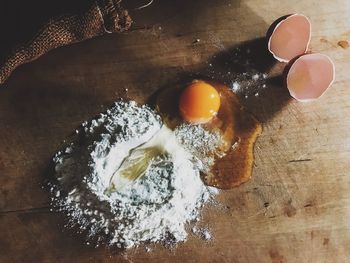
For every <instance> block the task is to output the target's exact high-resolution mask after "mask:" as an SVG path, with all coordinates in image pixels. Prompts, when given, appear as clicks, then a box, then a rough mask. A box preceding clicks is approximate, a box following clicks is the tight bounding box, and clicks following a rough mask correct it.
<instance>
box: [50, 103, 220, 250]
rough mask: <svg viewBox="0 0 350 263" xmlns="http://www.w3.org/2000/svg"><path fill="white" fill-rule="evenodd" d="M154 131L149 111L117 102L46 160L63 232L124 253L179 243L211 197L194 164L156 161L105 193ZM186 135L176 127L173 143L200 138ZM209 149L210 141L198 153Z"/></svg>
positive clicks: (156, 121)
mask: <svg viewBox="0 0 350 263" xmlns="http://www.w3.org/2000/svg"><path fill="white" fill-rule="evenodd" d="M161 126H162V122H161V119H160V117H159V116H158V115H157V114H156V113H155V112H154V111H153V110H151V109H150V108H148V107H147V106H138V105H137V104H136V103H135V102H124V101H120V102H117V103H115V105H114V106H113V107H112V108H111V109H110V110H108V111H107V112H106V113H105V114H100V116H99V117H98V118H96V119H94V120H92V121H91V122H89V123H87V122H85V123H83V125H82V128H81V129H79V130H77V139H76V140H75V141H74V142H73V143H72V144H71V145H70V146H69V147H67V148H66V149H65V150H64V151H62V152H58V153H57V154H56V156H55V157H54V164H55V179H56V180H55V182H53V183H52V185H51V192H52V204H53V205H54V207H55V208H56V209H58V210H59V211H62V212H65V213H66V214H67V217H68V224H67V226H69V227H73V228H78V229H79V231H80V232H83V233H85V234H86V235H87V237H88V238H87V239H88V240H87V241H88V242H92V243H95V244H100V243H107V244H109V245H116V246H118V247H126V248H129V247H133V246H137V245H139V244H140V243H142V242H161V243H163V242H164V243H176V242H179V241H184V240H186V237H187V233H186V230H185V227H186V224H187V223H188V222H190V221H193V220H196V219H198V216H199V210H200V208H201V207H202V206H203V204H204V203H205V202H206V201H208V200H209V198H210V196H211V194H215V193H216V190H214V189H213V188H210V187H207V186H205V185H204V184H203V183H202V181H201V179H200V176H199V170H198V167H197V165H195V164H194V162H193V160H191V159H189V158H188V157H186V156H183V157H180V158H176V159H174V158H172V157H171V156H159V157H157V158H155V159H154V160H153V161H152V164H151V165H150V167H149V168H148V169H147V171H146V173H145V175H144V176H142V177H141V178H140V179H138V180H136V181H134V182H132V183H131V184H129V185H127V186H126V187H125V188H123V189H122V190H121V191H118V192H114V193H112V194H110V195H107V194H105V190H106V189H107V188H108V186H109V183H110V178H111V176H112V175H113V173H114V172H115V171H116V170H117V169H118V167H119V166H120V165H121V163H122V161H123V160H124V158H126V157H127V156H128V154H129V152H130V150H131V149H133V148H135V147H137V146H138V145H141V144H142V143H144V142H146V141H148V140H149V139H150V138H151V137H152V136H153V135H154V134H155V133H156V132H157V131H159V130H160V128H161ZM194 130H197V131H198V132H197V137H196V133H194V134H193V133H192V135H191V136H189V133H188V131H189V126H186V125H185V126H183V128H181V127H180V128H178V129H177V132H176V134H177V135H178V136H179V138H180V140H179V141H181V143H182V144H184V145H185V146H186V145H187V147H188V146H190V142H191V141H195V139H196V140H197V141H198V140H200V139H201V138H202V136H204V135H206V134H204V133H207V132H205V131H204V130H203V129H201V128H196V129H194ZM203 132H204V133H203ZM185 134H186V136H184V135H185ZM206 136H209V135H208V134H207V135H206ZM215 138H217V137H215ZM217 139H218V140H219V138H217ZM215 147H216V144H215V142H213V144H209V145H206V147H205V151H208V152H210V151H213V150H214V149H215ZM184 148H186V147H184Z"/></svg>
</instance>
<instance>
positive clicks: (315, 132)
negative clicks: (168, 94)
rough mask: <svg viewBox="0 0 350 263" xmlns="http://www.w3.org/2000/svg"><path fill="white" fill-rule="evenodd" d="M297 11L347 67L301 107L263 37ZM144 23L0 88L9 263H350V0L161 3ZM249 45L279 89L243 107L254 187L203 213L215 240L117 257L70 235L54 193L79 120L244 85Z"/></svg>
mask: <svg viewBox="0 0 350 263" xmlns="http://www.w3.org/2000/svg"><path fill="white" fill-rule="evenodd" d="M294 12H298V13H303V14H305V15H307V16H308V17H309V18H310V20H311V22H312V35H313V36H312V41H311V50H312V51H318V52H322V53H324V54H327V55H329V56H330V57H332V58H333V60H334V61H335V64H336V81H335V83H334V85H333V86H332V88H331V89H330V90H329V91H327V93H326V94H325V95H324V96H323V97H322V98H321V99H320V100H317V101H315V102H312V103H298V102H296V101H294V100H291V99H290V98H289V96H288V92H287V90H286V88H285V87H284V86H283V81H282V78H280V77H279V74H280V73H281V70H282V66H281V65H280V64H275V63H274V61H273V60H272V59H271V57H270V56H269V55H268V54H267V53H266V47H265V42H264V39H263V38H262V37H264V35H265V32H266V30H267V28H268V25H269V24H270V23H272V22H273V21H274V19H276V18H277V17H279V16H282V15H285V14H289V13H294ZM134 17H135V21H136V23H135V25H134V28H133V29H132V30H131V31H130V32H128V33H125V34H120V35H117V34H115V35H108V36H104V37H101V38H97V39H93V40H89V41H87V42H84V43H80V44H76V45H73V46H69V47H64V48H59V49H57V50H54V51H52V52H50V53H49V54H47V55H45V56H44V57H42V58H40V59H39V60H37V61H35V62H33V63H31V64H28V65H24V66H22V67H20V68H19V69H18V70H16V71H15V73H14V74H13V75H12V76H11V77H10V79H9V80H8V81H7V82H6V83H5V85H3V86H2V87H1V88H0V149H1V150H0V262H4V263H7V262H77V263H78V262H182V263H183V262H274V263H277V262H348V261H349V260H350V250H349V248H350V191H349V187H350V137H349V131H350V118H349V113H350V90H349V86H350V77H349V76H350V74H349V70H350V53H349V52H350V49H346V48H342V47H340V46H338V44H337V43H338V41H341V40H344V41H349V40H350V2H349V1H347V0H334V1H329V0H328V1H326V0H320V1H316V0H307V1H287V0H281V1H273V0H266V1H258V0H246V1H243V0H242V1H239V0H232V1H229V0H217V1H210V0H193V1H187V0H178V1H171V0H168V1H165V0H164V1H160V0H159V1H155V3H154V4H153V5H152V6H151V7H150V8H148V9H144V10H142V12H141V11H140V12H138V13H136V14H134ZM197 39H199V40H200V41H196V40H197ZM237 47H238V48H239V49H237ZM247 48H249V49H250V50H251V51H252V53H251V54H252V55H250V56H251V58H252V59H253V60H252V61H253V62H252V64H251V67H252V69H254V70H258V71H259V72H266V73H268V74H269V78H270V79H269V82H268V87H267V88H266V89H265V90H264V91H263V92H261V94H260V96H258V97H255V96H251V97H249V98H248V99H246V100H243V101H244V104H245V105H246V106H247V108H248V109H249V110H250V111H252V112H253V113H254V114H255V115H256V116H257V117H258V118H259V119H260V120H261V121H262V122H263V127H264V130H263V133H262V135H261V136H260V137H259V139H258V142H257V144H256V147H255V155H256V158H255V166H254V172H253V178H252V180H251V181H250V182H248V183H246V184H244V185H243V186H241V187H239V188H236V189H233V190H229V191H223V192H221V194H220V195H219V196H218V197H217V201H218V205H217V206H214V207H207V208H206V209H205V210H204V211H203V220H202V224H203V225H204V226H209V227H210V229H211V230H212V233H213V235H214V239H213V240H212V241H210V242H204V241H203V240H201V239H199V238H196V237H193V236H190V237H189V240H188V241H187V242H185V243H181V244H179V245H178V246H177V248H174V249H172V250H169V249H166V248H164V247H162V246H160V245H155V246H153V245H152V246H150V247H151V249H152V251H151V252H148V253H147V252H145V248H144V247H142V246H141V247H139V248H137V249H132V250H129V251H118V250H115V249H107V248H103V247H100V248H92V247H89V246H87V245H86V244H85V243H84V242H83V240H82V239H81V237H79V236H77V235H75V234H74V233H72V232H70V231H67V230H64V229H63V224H64V217H63V216H62V215H60V214H58V213H55V212H50V209H49V194H48V191H47V189H45V188H43V187H42V186H43V185H44V183H45V181H46V179H47V176H48V173H47V168H48V165H49V163H50V159H51V157H52V155H53V154H54V153H55V152H56V151H57V150H59V149H60V147H62V145H63V144H64V140H65V139H66V138H68V137H69V135H70V134H71V133H72V132H73V131H74V129H75V128H76V127H77V126H78V125H79V124H80V123H81V122H83V121H85V120H87V119H91V118H92V117H93V116H95V115H96V114H98V113H99V112H101V111H104V110H105V109H107V108H108V107H109V106H110V105H111V104H112V102H113V101H115V100H117V99H118V98H120V97H125V98H130V99H135V100H137V101H138V102H141V103H143V102H146V101H147V100H148V99H149V98H150V97H151V96H152V94H153V93H154V92H156V91H157V90H158V89H160V88H162V87H166V86H169V85H172V84H173V83H176V82H179V81H181V80H182V79H183V78H188V77H189V76H191V74H195V75H198V74H199V75H204V76H209V75H210V76H211V77H214V78H215V79H216V80H218V81H230V80H231V81H232V80H234V76H235V74H237V72H239V70H240V69H239V63H244V61H245V59H246V56H249V55H245V53H244V52H243V51H244V50H246V49H247ZM233 52H240V54H239V55H240V57H241V61H239V63H238V64H235V65H233V64H230V57H232V53H233ZM210 64H211V65H210ZM228 69H229V70H231V71H232V76H231V77H228V76H227V75H226V74H222V72H227V70H228Z"/></svg>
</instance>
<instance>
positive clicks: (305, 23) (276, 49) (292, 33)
mask: <svg viewBox="0 0 350 263" xmlns="http://www.w3.org/2000/svg"><path fill="white" fill-rule="evenodd" d="M310 38H311V23H310V21H309V19H308V18H307V17H306V16H304V15H300V14H294V15H290V16H287V17H286V18H285V19H282V20H281V21H280V22H279V23H278V24H277V25H276V26H275V28H274V30H273V31H272V33H271V36H269V41H268V49H269V51H270V52H271V53H272V55H273V56H274V57H275V58H276V59H277V60H278V61H281V62H289V61H290V60H292V59H293V58H295V57H297V56H299V55H302V54H304V53H305V52H306V51H307V49H308V46H309V43H310Z"/></svg>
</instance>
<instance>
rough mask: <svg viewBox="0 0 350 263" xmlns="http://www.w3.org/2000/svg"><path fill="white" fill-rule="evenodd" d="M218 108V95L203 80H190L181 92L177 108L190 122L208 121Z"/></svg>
mask: <svg viewBox="0 0 350 263" xmlns="http://www.w3.org/2000/svg"><path fill="white" fill-rule="evenodd" d="M219 108H220V95H219V93H218V92H217V91H216V89H215V88H214V87H213V86H211V85H210V84H208V83H206V82H204V81H194V82H192V83H191V84H190V85H189V86H188V87H187V88H186V89H185V90H184V91H183V92H182V94H181V96H180V101H179V110H180V114H181V116H182V118H184V120H186V121H188V122H191V123H196V124H200V123H206V122H208V121H210V120H211V119H212V118H213V117H214V116H215V115H216V114H217V112H218V110H219Z"/></svg>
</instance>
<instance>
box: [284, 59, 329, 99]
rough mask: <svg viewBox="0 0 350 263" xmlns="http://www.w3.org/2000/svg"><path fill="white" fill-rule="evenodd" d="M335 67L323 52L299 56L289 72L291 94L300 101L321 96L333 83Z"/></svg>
mask: <svg viewBox="0 0 350 263" xmlns="http://www.w3.org/2000/svg"><path fill="white" fill-rule="evenodd" d="M334 78H335V68H334V64H333V62H332V60H331V59H330V58H329V57H328V56H326V55H323V54H306V55H303V56H301V57H299V58H297V59H296V60H295V61H294V63H293V64H292V65H291V67H290V69H289V71H288V74H287V88H288V90H289V93H290V95H291V96H292V97H293V98H295V99H297V100H299V101H310V100H314V99H317V98H319V97H320V96H322V94H323V93H324V92H325V91H326V90H327V89H328V88H329V86H330V85H331V84H332V83H333V81H334Z"/></svg>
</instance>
